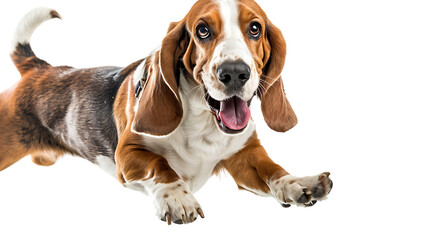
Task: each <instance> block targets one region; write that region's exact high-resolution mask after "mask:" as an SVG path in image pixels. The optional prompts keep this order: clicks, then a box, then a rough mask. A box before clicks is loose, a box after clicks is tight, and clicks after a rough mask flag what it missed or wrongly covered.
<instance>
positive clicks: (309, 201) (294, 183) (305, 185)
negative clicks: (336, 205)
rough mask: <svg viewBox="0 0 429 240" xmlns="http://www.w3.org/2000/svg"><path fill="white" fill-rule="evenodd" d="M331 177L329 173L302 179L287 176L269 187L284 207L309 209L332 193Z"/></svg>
mask: <svg viewBox="0 0 429 240" xmlns="http://www.w3.org/2000/svg"><path fill="white" fill-rule="evenodd" d="M329 175H330V173H328V172H324V173H322V174H320V175H316V176H310V177H301V178H300V177H295V176H292V175H286V176H283V177H281V178H279V179H277V180H275V181H273V182H271V183H270V184H269V187H270V189H271V193H272V194H273V196H274V197H275V198H276V199H277V201H279V202H280V204H281V205H282V206H283V207H290V206H291V204H296V205H298V206H306V207H309V206H313V205H314V204H315V203H316V202H317V201H318V200H323V199H325V198H326V196H327V195H328V194H329V193H330V192H331V189H332V186H333V183H332V180H331V179H330V178H329Z"/></svg>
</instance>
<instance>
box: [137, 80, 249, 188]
mask: <svg viewBox="0 0 429 240" xmlns="http://www.w3.org/2000/svg"><path fill="white" fill-rule="evenodd" d="M180 97H181V100H182V104H183V112H184V116H183V118H182V121H181V123H180V125H179V127H178V128H177V129H176V130H175V131H173V132H172V133H171V134H169V135H167V136H163V137H155V136H150V135H143V138H144V142H145V144H146V146H147V148H148V150H150V151H152V152H154V153H157V154H160V155H162V156H164V157H165V158H166V159H167V160H168V163H169V164H170V166H171V167H172V168H173V169H174V170H175V171H176V172H177V174H179V176H181V177H182V178H183V179H184V180H185V181H186V182H187V183H188V184H189V187H190V188H191V191H193V192H195V191H197V190H198V189H200V188H201V187H202V186H203V185H204V183H205V182H206V181H207V180H208V178H209V177H210V176H211V173H212V171H213V168H214V167H215V166H216V164H217V163H218V162H219V161H221V160H223V159H226V158H228V157H230V156H232V155H233V154H234V153H236V152H238V151H239V150H240V149H242V148H243V147H244V145H245V143H246V142H247V140H248V139H249V138H250V136H251V135H252V134H253V132H254V130H255V124H254V123H253V121H250V122H249V124H248V126H247V127H246V129H245V130H244V131H243V132H242V133H240V134H235V135H229V134H225V133H223V132H221V130H219V129H218V124H217V123H216V120H215V119H214V117H213V115H212V113H210V111H209V107H208V106H207V103H206V101H205V99H204V90H203V87H202V86H196V85H195V84H193V83H192V82H191V81H187V80H186V79H185V78H184V77H183V76H182V77H181V82H180Z"/></svg>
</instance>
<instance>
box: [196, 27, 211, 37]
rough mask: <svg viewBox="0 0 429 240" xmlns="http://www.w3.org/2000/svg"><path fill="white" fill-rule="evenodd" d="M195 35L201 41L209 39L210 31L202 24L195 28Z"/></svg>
mask: <svg viewBox="0 0 429 240" xmlns="http://www.w3.org/2000/svg"><path fill="white" fill-rule="evenodd" d="M197 35H198V37H199V38H201V39H206V38H208V37H210V30H209V28H208V27H207V26H206V25H204V24H201V25H198V27H197Z"/></svg>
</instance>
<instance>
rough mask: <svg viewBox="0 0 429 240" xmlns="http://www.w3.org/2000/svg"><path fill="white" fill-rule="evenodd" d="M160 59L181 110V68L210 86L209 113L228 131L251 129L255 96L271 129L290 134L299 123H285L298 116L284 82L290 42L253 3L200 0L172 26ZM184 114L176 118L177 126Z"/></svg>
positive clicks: (168, 83) (208, 91)
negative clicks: (249, 126)
mask: <svg viewBox="0 0 429 240" xmlns="http://www.w3.org/2000/svg"><path fill="white" fill-rule="evenodd" d="M159 57H160V58H159V59H160V70H161V73H162V76H163V79H164V81H165V83H166V84H167V85H168V87H169V89H170V90H171V92H173V93H174V96H175V98H176V101H174V103H173V104H174V105H177V107H179V108H181V100H180V98H179V94H178V82H179V79H178V75H179V73H178V69H179V68H180V66H184V68H185V69H186V73H187V74H188V75H189V76H192V77H193V79H194V80H195V82H196V83H197V84H200V85H201V86H203V87H204V89H205V91H206V96H205V100H206V101H207V110H208V111H212V112H213V114H214V118H215V120H216V121H217V123H218V125H219V129H220V130H222V131H223V132H225V133H228V134H235V133H240V132H241V131H243V130H244V129H245V128H246V126H247V124H248V122H249V120H250V109H249V106H250V102H251V100H252V98H253V96H255V95H258V96H259V98H260V99H261V103H262V111H263V113H264V118H265V120H266V122H267V123H268V125H269V126H270V127H271V128H273V129H274V130H277V131H286V130H288V129H289V128H291V127H292V126H291V125H294V124H295V123H296V119H295V120H294V119H292V121H289V120H290V119H289V120H285V121H283V120H284V119H286V118H291V117H292V118H295V116H294V113H293V111H292V109H291V108H290V105H289V102H288V101H287V99H286V97H285V95H284V91H283V84H282V82H281V78H280V74H281V72H282V69H283V65H284V62H285V57H286V43H285V40H284V38H283V36H282V34H281V32H280V30H279V29H278V28H277V27H275V26H274V25H273V24H272V23H271V22H270V20H269V19H268V17H267V16H266V14H265V12H264V11H263V10H262V9H261V8H260V7H259V5H257V4H256V3H255V2H254V1H253V0H199V1H198V2H197V3H195V5H194V6H193V7H192V9H191V10H190V11H189V13H188V14H187V15H186V16H185V18H184V19H183V20H181V21H180V22H175V23H171V25H170V28H169V30H168V33H167V36H166V37H165V38H164V40H163V43H162V46H161V50H160V56H159ZM268 95H270V96H268ZM273 101H278V103H275V102H273ZM179 115H180V114H177V113H175V114H174V115H172V116H171V118H174V120H175V121H174V122H175V123H177V122H178V121H177V117H179V118H181V115H180V116H179ZM292 115H293V116H292Z"/></svg>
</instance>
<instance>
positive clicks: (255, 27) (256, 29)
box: [249, 22, 261, 38]
mask: <svg viewBox="0 0 429 240" xmlns="http://www.w3.org/2000/svg"><path fill="white" fill-rule="evenodd" d="M249 35H250V36H251V37H253V38H259V35H261V24H259V23H258V22H252V23H250V26H249Z"/></svg>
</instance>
